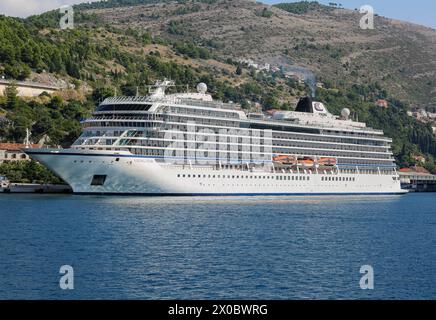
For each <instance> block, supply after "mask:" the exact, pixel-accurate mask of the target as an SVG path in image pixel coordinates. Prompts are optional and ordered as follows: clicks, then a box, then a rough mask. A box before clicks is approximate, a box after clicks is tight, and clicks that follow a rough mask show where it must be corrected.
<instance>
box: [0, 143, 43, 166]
mask: <svg viewBox="0 0 436 320" xmlns="http://www.w3.org/2000/svg"><path fill="white" fill-rule="evenodd" d="M26 147H29V148H35V149H37V148H41V147H40V146H39V145H38V144H30V145H28V146H26V145H25V144H21V143H0V163H3V162H15V161H29V160H30V158H29V156H28V155H27V154H25V153H24V152H23V151H22V149H24V148H26Z"/></svg>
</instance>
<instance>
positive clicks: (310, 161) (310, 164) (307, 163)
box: [298, 157, 315, 167]
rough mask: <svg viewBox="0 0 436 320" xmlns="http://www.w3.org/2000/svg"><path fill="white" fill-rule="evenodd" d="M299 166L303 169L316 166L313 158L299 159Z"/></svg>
mask: <svg viewBox="0 0 436 320" xmlns="http://www.w3.org/2000/svg"><path fill="white" fill-rule="evenodd" d="M298 164H299V165H301V166H303V167H313V166H314V165H315V159H314V158H311V157H301V158H298Z"/></svg>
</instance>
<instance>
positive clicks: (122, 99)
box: [101, 96, 151, 104]
mask: <svg viewBox="0 0 436 320" xmlns="http://www.w3.org/2000/svg"><path fill="white" fill-rule="evenodd" d="M150 101H151V100H150V97H148V96H136V97H124V96H122V97H110V98H106V99H105V100H104V101H103V102H102V103H101V104H111V103H123V102H150Z"/></svg>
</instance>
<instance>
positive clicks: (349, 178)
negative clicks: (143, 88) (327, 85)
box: [24, 80, 405, 196]
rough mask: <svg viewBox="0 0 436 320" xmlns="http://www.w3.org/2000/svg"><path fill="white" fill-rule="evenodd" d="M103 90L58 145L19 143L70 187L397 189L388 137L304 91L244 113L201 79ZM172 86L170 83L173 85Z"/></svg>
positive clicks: (171, 191) (176, 191)
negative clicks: (294, 100) (287, 106)
mask: <svg viewBox="0 0 436 320" xmlns="http://www.w3.org/2000/svg"><path fill="white" fill-rule="evenodd" d="M173 86H175V85H174V82H172V81H168V80H164V81H158V82H157V83H156V84H155V85H154V86H153V87H150V92H149V94H148V95H147V96H134V97H111V98H107V99H106V100H104V101H103V102H102V103H100V104H99V106H98V107H97V108H96V110H95V112H94V113H93V114H92V117H91V118H89V119H86V120H84V121H83V122H82V125H83V132H82V134H81V136H80V137H79V138H78V139H77V141H75V143H74V144H73V145H72V146H71V147H70V148H68V149H25V150H24V151H25V152H26V153H27V154H28V155H29V156H30V157H32V158H33V159H34V160H37V161H39V162H40V163H42V164H44V165H45V166H47V167H48V168H49V169H50V170H52V171H53V172H54V173H56V174H57V175H58V176H59V177H61V178H62V179H63V180H64V181H65V182H67V183H68V184H69V185H70V186H71V188H72V189H73V191H74V192H75V193H77V194H107V195H112V194H113V195H121V194H124V195H174V196H178V195H181V196H183V195H186V196H191V195H213V196H215V195H247V196H251V195H342V194H343V195H346V194H403V193H405V191H404V190H402V189H401V187H400V179H399V175H398V173H397V171H396V165H395V160H394V158H393V154H392V151H391V143H392V139H390V138H388V137H385V136H384V134H383V132H382V131H379V130H374V129H371V128H368V127H367V126H366V125H365V124H364V123H361V122H356V121H353V120H352V119H350V111H349V110H348V109H347V108H344V109H343V110H342V113H341V116H335V115H333V114H331V113H330V112H329V111H328V110H327V108H326V106H325V105H324V104H323V103H321V102H317V101H313V100H312V99H311V98H310V97H306V98H302V99H300V101H299V102H298V104H297V106H296V109H295V111H276V112H274V113H272V112H269V113H247V112H245V111H244V110H243V109H242V108H241V107H240V106H239V105H237V104H235V103H223V102H221V101H214V100H213V99H212V96H211V95H210V94H208V93H207V86H206V84H204V83H200V84H199V85H198V86H197V91H196V92H184V93H172V94H169V93H168V91H169V88H170V87H173ZM173 91H177V90H173Z"/></svg>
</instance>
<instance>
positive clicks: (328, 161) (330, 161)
mask: <svg viewBox="0 0 436 320" xmlns="http://www.w3.org/2000/svg"><path fill="white" fill-rule="evenodd" d="M337 163H338V160H337V159H336V158H319V159H318V164H319V165H320V166H328V167H333V166H335V165H337Z"/></svg>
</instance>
